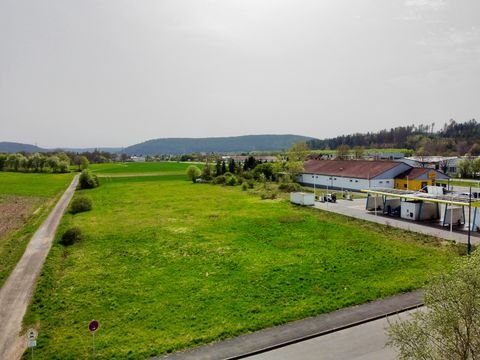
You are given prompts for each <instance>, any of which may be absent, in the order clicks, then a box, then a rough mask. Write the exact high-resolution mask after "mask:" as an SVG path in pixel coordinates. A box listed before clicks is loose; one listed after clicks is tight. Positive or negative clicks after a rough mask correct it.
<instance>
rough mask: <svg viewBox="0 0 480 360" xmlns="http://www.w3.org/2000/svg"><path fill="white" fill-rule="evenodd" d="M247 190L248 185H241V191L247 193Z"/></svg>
mask: <svg viewBox="0 0 480 360" xmlns="http://www.w3.org/2000/svg"><path fill="white" fill-rule="evenodd" d="M247 189H248V185H247V184H246V183H243V184H242V190H243V191H247Z"/></svg>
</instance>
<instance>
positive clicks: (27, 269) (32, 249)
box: [0, 175, 78, 360]
mask: <svg viewBox="0 0 480 360" xmlns="http://www.w3.org/2000/svg"><path fill="white" fill-rule="evenodd" d="M77 183H78V175H77V176H75V178H74V179H73V180H72V183H71V184H70V186H69V187H68V189H67V190H66V191H65V193H64V194H63V195H62V197H61V199H60V200H59V201H58V203H57V205H55V208H54V209H53V210H52V212H51V213H50V215H49V216H48V217H47V219H46V220H45V221H44V222H43V224H42V225H41V226H40V228H39V229H38V230H37V231H36V232H35V234H34V235H33V237H32V240H30V242H29V244H28V246H27V248H26V250H25V253H24V254H23V256H22V258H21V259H20V261H19V262H18V264H17V266H16V267H15V269H14V270H13V271H12V273H11V274H10V276H9V278H8V279H7V281H6V282H5V284H4V285H3V287H2V289H1V290H0V324H1V325H0V326H1V327H0V359H9V360H10V359H19V358H20V357H21V355H22V353H23V351H24V350H25V347H26V340H25V336H21V335H22V334H20V331H21V328H22V319H23V316H24V315H25V311H26V310H27V306H28V304H29V303H30V299H31V297H32V294H33V290H34V288H35V284H36V281H37V278H38V275H39V274H40V271H41V269H42V266H43V263H44V261H45V258H46V257H47V254H48V252H49V251H50V247H51V246H52V242H53V239H54V237H55V232H56V230H57V227H58V224H59V223H60V219H61V218H62V215H63V213H64V212H65V209H66V208H67V206H68V204H69V202H70V199H71V198H72V196H73V193H74V191H75V187H76V186H77Z"/></svg>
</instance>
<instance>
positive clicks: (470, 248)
mask: <svg viewBox="0 0 480 360" xmlns="http://www.w3.org/2000/svg"><path fill="white" fill-rule="evenodd" d="M471 217H472V187H471V186H470V192H469V195H468V244H467V255H470V253H471V252H472V244H471V243H470V232H471V229H470V221H471Z"/></svg>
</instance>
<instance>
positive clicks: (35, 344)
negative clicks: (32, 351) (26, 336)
mask: <svg viewBox="0 0 480 360" xmlns="http://www.w3.org/2000/svg"><path fill="white" fill-rule="evenodd" d="M35 346H37V340H28V347H29V348H33V347H35Z"/></svg>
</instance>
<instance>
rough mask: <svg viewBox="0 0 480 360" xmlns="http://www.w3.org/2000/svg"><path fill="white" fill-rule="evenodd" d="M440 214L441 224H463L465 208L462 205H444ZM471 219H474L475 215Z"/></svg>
mask: <svg viewBox="0 0 480 360" xmlns="http://www.w3.org/2000/svg"><path fill="white" fill-rule="evenodd" d="M442 214H443V215H442V218H441V219H440V221H441V222H442V225H443V226H450V224H452V225H461V224H465V210H464V208H463V207H462V206H452V205H450V206H445V208H444V211H443V212H442ZM475 215H476V214H475ZM473 220H474V221H475V220H476V219H475V217H474V218H473Z"/></svg>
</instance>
